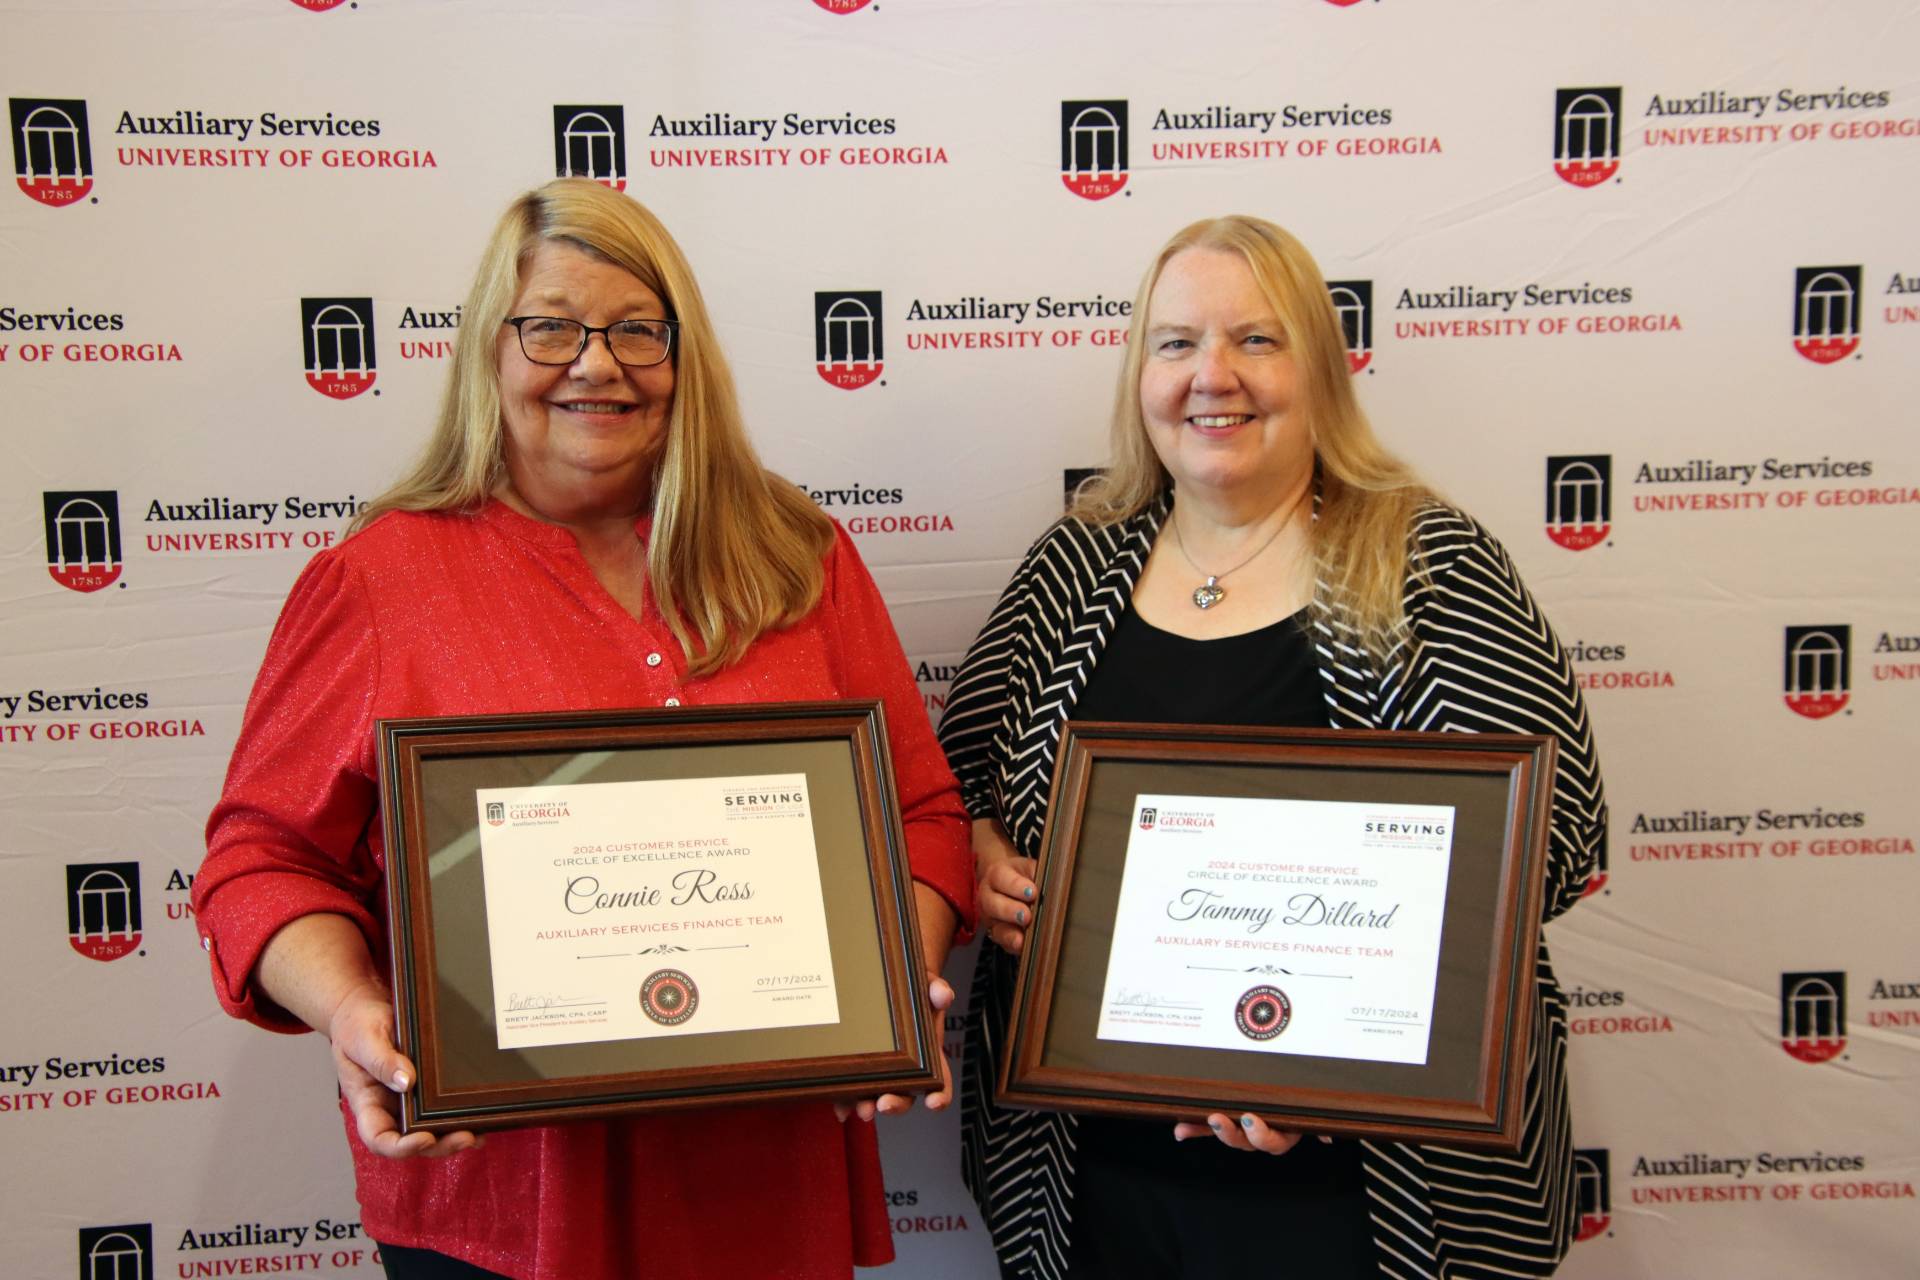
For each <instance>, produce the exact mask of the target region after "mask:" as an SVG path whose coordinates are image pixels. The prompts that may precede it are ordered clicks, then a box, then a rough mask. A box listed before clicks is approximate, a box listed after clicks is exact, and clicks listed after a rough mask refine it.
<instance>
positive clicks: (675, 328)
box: [500, 316, 680, 369]
mask: <svg viewBox="0 0 1920 1280" xmlns="http://www.w3.org/2000/svg"><path fill="white" fill-rule="evenodd" d="M529 320H559V321H561V322H563V323H565V324H577V325H580V345H579V346H578V347H577V348H575V349H574V353H573V354H572V355H570V356H568V357H567V358H566V359H565V360H542V359H540V358H539V357H538V356H535V355H534V354H533V353H532V352H531V351H529V350H527V331H526V330H525V329H523V328H521V327H520V326H521V325H524V324H525V323H527V321H529ZM500 323H501V324H510V325H512V326H513V331H514V333H515V334H516V335H518V337H519V339H520V354H521V355H523V356H525V357H526V358H527V359H528V360H530V361H532V362H533V363H534V364H539V365H545V366H547V367H548V368H550V369H558V368H564V367H565V366H567V365H570V364H572V363H573V362H574V361H576V360H578V359H579V358H580V357H581V355H582V354H583V353H585V351H586V349H587V343H589V342H591V341H592V340H593V335H594V334H596V333H597V334H599V335H601V337H602V339H603V340H604V341H605V342H606V344H607V354H608V355H610V356H612V357H613V359H614V363H616V364H619V365H623V366H624V367H626V368H628V369H651V368H653V367H654V366H655V365H659V364H665V363H666V362H667V361H668V360H669V359H671V358H672V356H673V349H674V345H675V343H674V339H675V338H676V337H677V336H678V335H679V333H680V322H679V321H678V320H667V319H664V318H662V319H653V318H650V317H635V318H633V319H630V320H615V321H614V322H613V323H612V324H599V325H594V324H581V322H580V321H578V320H575V319H574V318H573V317H572V316H508V317H507V318H506V319H505V320H502V321H501V322H500ZM623 324H663V325H665V326H667V346H666V350H664V351H662V352H661V353H660V358H659V359H658V360H649V361H647V362H646V363H645V364H635V363H634V362H633V361H631V360H622V359H621V358H620V353H619V352H617V351H615V350H614V349H613V331H614V330H615V329H617V328H619V327H620V326H621V325H623Z"/></svg>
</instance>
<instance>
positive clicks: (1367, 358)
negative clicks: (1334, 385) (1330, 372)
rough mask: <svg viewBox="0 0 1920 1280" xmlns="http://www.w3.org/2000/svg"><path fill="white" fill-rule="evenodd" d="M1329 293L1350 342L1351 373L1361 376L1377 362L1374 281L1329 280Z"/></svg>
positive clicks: (1348, 356) (1349, 367)
mask: <svg viewBox="0 0 1920 1280" xmlns="http://www.w3.org/2000/svg"><path fill="white" fill-rule="evenodd" d="M1327 293H1328V294H1329V295H1331V297H1332V298H1333V313H1334V314H1335V315H1337V316H1339V317H1340V332H1341V333H1342V334H1343V335H1345V337H1346V340H1347V369H1348V370H1349V371H1350V372H1352V373H1358V372H1360V371H1361V370H1362V369H1364V368H1366V367H1367V365H1368V364H1370V363H1371V362H1372V361H1373V281H1371V280H1329V281H1327Z"/></svg>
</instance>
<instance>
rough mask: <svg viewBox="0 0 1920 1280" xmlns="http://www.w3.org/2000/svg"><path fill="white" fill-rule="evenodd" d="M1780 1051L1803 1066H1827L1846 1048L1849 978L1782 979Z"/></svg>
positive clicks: (1834, 974)
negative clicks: (1809, 1063) (1815, 1063)
mask: <svg viewBox="0 0 1920 1280" xmlns="http://www.w3.org/2000/svg"><path fill="white" fill-rule="evenodd" d="M1780 1047H1781V1048H1782V1049H1785V1050H1786V1051H1787V1052H1788V1053H1789V1054H1791V1055H1793V1056H1794V1057H1796V1058H1798V1059H1800V1061H1802V1062H1826V1061H1828V1060H1829V1059H1832V1058H1837V1057H1839V1056H1840V1051H1841V1050H1842V1049H1845V1048H1846V1047H1847V975H1846V974H1844V973H1841V972H1839V971H1837V970H1836V971H1834V972H1831V973H1783V974H1781V975H1780Z"/></svg>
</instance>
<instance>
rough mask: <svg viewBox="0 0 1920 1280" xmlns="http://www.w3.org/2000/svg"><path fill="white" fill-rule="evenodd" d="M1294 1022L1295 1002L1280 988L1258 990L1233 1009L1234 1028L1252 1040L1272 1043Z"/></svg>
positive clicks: (1249, 993)
mask: <svg viewBox="0 0 1920 1280" xmlns="http://www.w3.org/2000/svg"><path fill="white" fill-rule="evenodd" d="M1292 1021H1293V1001H1291V1000H1289V999H1287V993H1286V992H1284V991H1282V990H1281V989H1280V988H1278V987H1268V986H1259V987H1254V988H1252V989H1250V990H1249V991H1248V992H1247V993H1246V994H1245V995H1243V996H1241V997H1240V1003H1239V1004H1237V1005H1235V1006H1234V1009H1233V1025H1234V1026H1236V1027H1238V1028H1240V1034H1241V1035H1243V1036H1245V1037H1246V1038H1247V1039H1249V1040H1271V1039H1273V1038H1274V1037H1275V1036H1277V1035H1279V1034H1280V1033H1281V1032H1282V1031H1285V1030H1286V1029H1287V1024H1288V1023H1289V1022H1292Z"/></svg>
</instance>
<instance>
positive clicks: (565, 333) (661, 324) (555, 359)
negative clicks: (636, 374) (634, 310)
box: [503, 316, 680, 369]
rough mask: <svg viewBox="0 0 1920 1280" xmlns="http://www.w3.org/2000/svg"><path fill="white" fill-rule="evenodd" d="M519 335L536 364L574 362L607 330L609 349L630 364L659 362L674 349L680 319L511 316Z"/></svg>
mask: <svg viewBox="0 0 1920 1280" xmlns="http://www.w3.org/2000/svg"><path fill="white" fill-rule="evenodd" d="M503 323H505V324H510V325H512V326H513V327H514V329H515V331H516V332H518V333H519V335H520V350H521V352H522V353H524V354H525V355H526V357H527V359H529V360H531V361H533V362H534V363H535V364H572V363H573V362H574V361H575V360H578V359H579V358H580V353H581V352H582V351H585V350H586V349H587V339H588V338H591V337H592V336H593V335H594V334H596V333H599V334H605V335H606V339H607V350H608V351H609V352H611V353H612V354H613V358H614V359H615V360H618V361H619V362H620V363H621V364H624V365H627V366H629V367H630V368H636V369H644V368H646V367H647V366H648V365H654V364H659V363H660V362H661V361H662V360H665V359H666V358H667V353H668V352H670V351H672V350H673V335H674V331H675V330H677V329H678V328H679V327H680V322H679V321H678V320H621V321H619V322H617V323H615V324H603V325H591V324H581V323H580V322H579V321H578V320H568V319H566V318H565V317H564V316H508V317H507V319H506V320H505V321H504V322H503Z"/></svg>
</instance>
